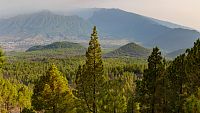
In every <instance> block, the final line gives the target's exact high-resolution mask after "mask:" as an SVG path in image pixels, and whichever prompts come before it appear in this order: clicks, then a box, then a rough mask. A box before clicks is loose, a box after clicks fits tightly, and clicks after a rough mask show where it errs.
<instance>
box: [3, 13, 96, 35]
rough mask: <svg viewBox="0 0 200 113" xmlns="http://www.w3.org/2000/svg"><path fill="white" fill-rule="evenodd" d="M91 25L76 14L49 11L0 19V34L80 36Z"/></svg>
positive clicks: (87, 30)
mask: <svg viewBox="0 0 200 113" xmlns="http://www.w3.org/2000/svg"><path fill="white" fill-rule="evenodd" d="M91 28H92V25H91V24H90V23H89V22H88V21H86V20H84V19H82V18H80V17H78V16H63V15H57V14H54V13H52V12H49V11H42V12H38V13H33V14H27V15H19V16H16V17H12V18H9V19H3V20H0V36H13V37H22V38H28V37H34V36H37V35H42V36H43V37H47V38H55V37H62V38H65V37H69V36H74V37H81V36H85V35H88V34H89V30H90V29H91Z"/></svg>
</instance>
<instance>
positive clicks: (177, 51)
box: [166, 49, 186, 58]
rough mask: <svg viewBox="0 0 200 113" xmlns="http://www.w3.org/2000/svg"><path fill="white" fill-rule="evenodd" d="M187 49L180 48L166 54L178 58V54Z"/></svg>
mask: <svg viewBox="0 0 200 113" xmlns="http://www.w3.org/2000/svg"><path fill="white" fill-rule="evenodd" d="M185 51H186V49H179V50H176V51H173V52H170V53H168V54H167V55H166V56H167V57H168V58H176V57H177V56H179V55H181V54H183V53H185Z"/></svg>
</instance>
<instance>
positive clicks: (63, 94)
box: [32, 65, 73, 113]
mask: <svg viewBox="0 0 200 113" xmlns="http://www.w3.org/2000/svg"><path fill="white" fill-rule="evenodd" d="M33 93H34V94H33V96H32V105H33V107H34V109H35V110H45V111H47V112H51V113H69V112H72V105H73V95H72V91H71V90H70V88H69V87H68V81H67V79H66V78H64V77H63V76H62V75H61V73H60V72H59V71H58V69H57V67H56V66H55V65H52V66H51V67H50V69H49V70H48V71H47V74H46V75H45V76H42V77H41V78H40V80H39V81H38V82H37V83H36V84H35V87H34V90H33Z"/></svg>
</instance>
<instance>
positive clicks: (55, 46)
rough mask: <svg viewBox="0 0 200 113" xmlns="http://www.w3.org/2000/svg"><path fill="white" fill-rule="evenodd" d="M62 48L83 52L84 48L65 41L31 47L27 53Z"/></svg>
mask: <svg viewBox="0 0 200 113" xmlns="http://www.w3.org/2000/svg"><path fill="white" fill-rule="evenodd" d="M63 48H67V49H81V50H85V48H84V47H83V46H82V45H80V44H78V43H72V42H66V41H65V42H54V43H52V44H49V45H44V46H42V45H38V46H33V47H31V48H29V49H28V50H27V52H30V51H38V50H50V49H51V50H53V49H63Z"/></svg>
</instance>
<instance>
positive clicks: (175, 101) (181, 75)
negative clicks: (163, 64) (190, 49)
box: [167, 54, 188, 113]
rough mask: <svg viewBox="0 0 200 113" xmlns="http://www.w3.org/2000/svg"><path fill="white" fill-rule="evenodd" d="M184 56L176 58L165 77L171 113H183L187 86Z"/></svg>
mask: <svg viewBox="0 0 200 113" xmlns="http://www.w3.org/2000/svg"><path fill="white" fill-rule="evenodd" d="M185 63H186V57H185V54H182V55H180V56H178V57H177V58H176V59H175V60H174V61H173V62H172V63H171V65H170V66H169V67H168V69H167V77H168V79H169V83H170V84H169V88H168V90H169V91H170V92H171V93H169V94H168V97H169V98H168V101H169V105H170V106H169V109H170V111H171V112H175V113H183V104H184V101H185V99H186V95H185V94H184V93H185V92H184V89H185V87H186V84H187V79H188V78H187V74H186V71H185V67H186V65H185Z"/></svg>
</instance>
